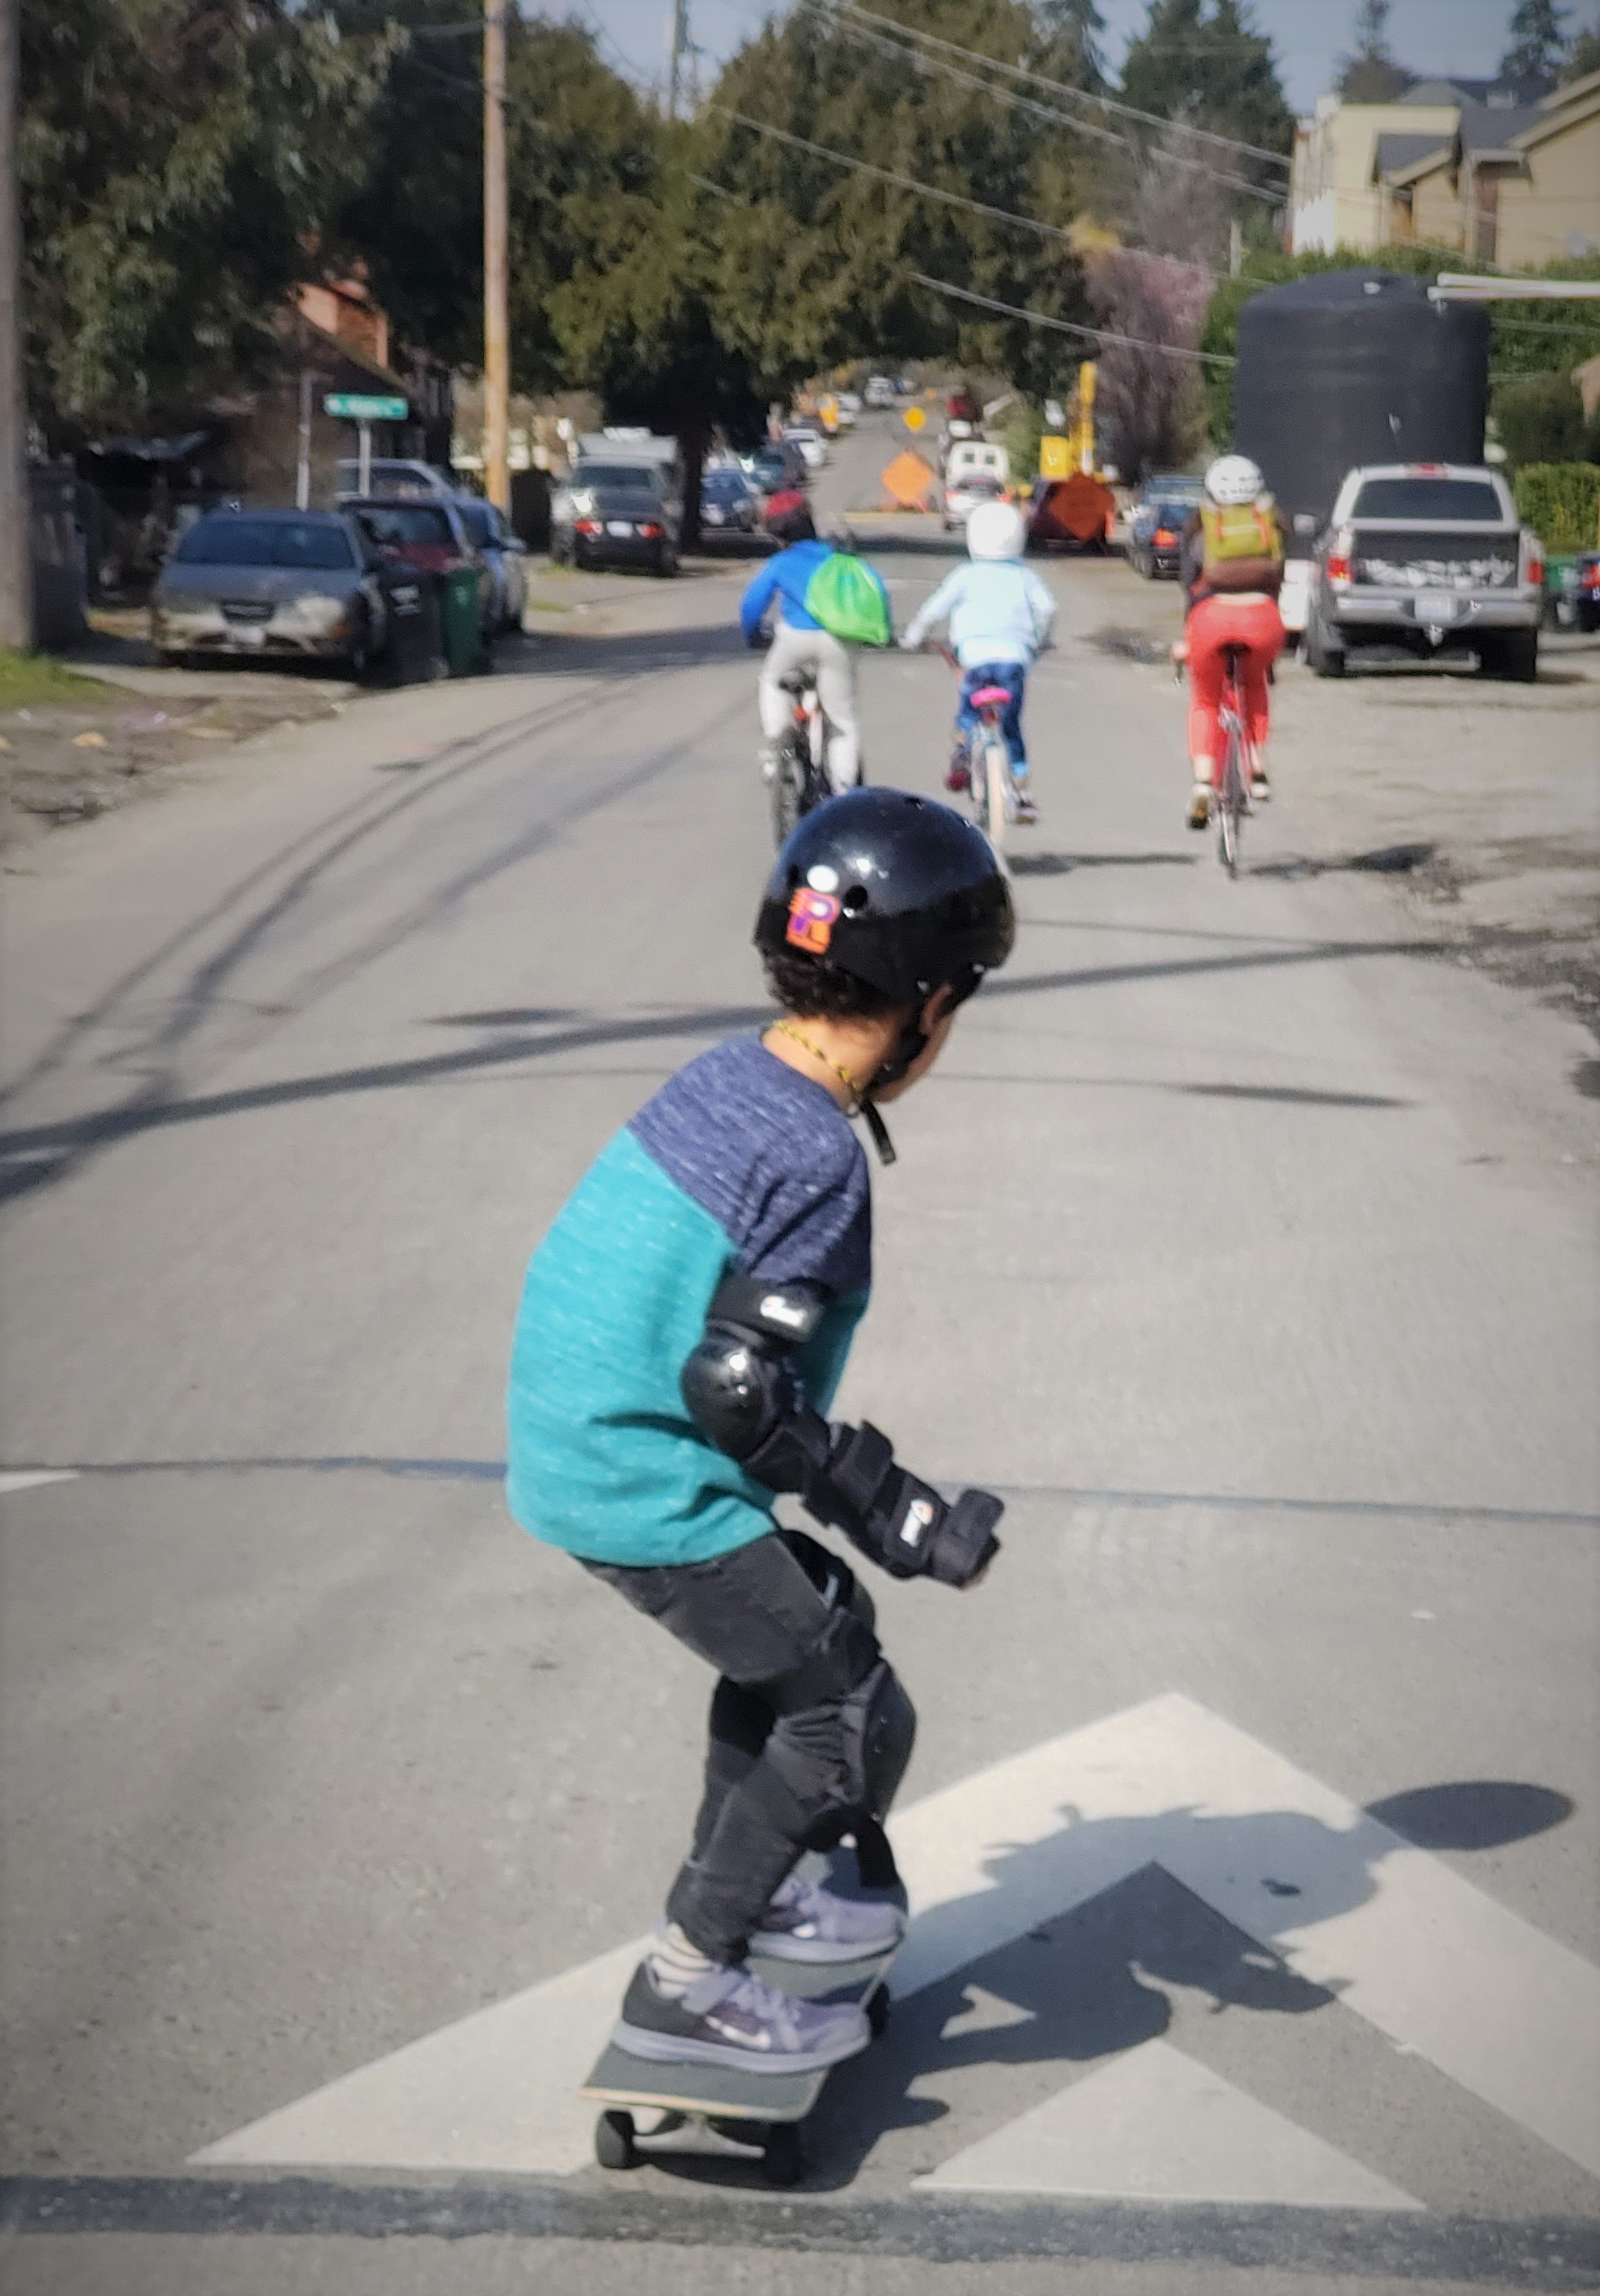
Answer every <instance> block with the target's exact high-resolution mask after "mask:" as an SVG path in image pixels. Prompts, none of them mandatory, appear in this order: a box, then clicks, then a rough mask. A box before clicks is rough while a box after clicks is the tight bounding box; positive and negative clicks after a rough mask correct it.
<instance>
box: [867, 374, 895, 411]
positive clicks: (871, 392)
mask: <svg viewBox="0 0 1600 2296" xmlns="http://www.w3.org/2000/svg"><path fill="white" fill-rule="evenodd" d="M861 395H862V399H863V400H864V402H865V403H866V405H867V406H869V407H872V408H875V409H876V410H877V411H878V412H879V413H880V414H881V413H883V412H884V410H885V409H888V408H891V407H892V406H893V404H894V397H895V392H894V379H893V377H892V375H888V374H869V375H868V376H867V378H866V390H865V391H863V392H862V394H861Z"/></svg>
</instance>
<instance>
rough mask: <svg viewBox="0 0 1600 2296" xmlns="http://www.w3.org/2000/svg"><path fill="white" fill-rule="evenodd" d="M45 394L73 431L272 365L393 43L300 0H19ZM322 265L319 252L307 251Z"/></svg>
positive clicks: (56, 430)
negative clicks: (278, 328) (294, 291)
mask: <svg viewBox="0 0 1600 2296" xmlns="http://www.w3.org/2000/svg"><path fill="white" fill-rule="evenodd" d="M387 59H388V43H387V41H386V40H384V39H383V38H382V37H377V38H374V39H369V40H340V39H339V37H338V30H337V27H336V26H335V25H333V24H332V23H331V22H330V20H328V19H327V18H325V17H323V16H321V15H320V14H318V15H314V16H313V15H311V14H303V13H299V12H298V11H296V10H295V9H294V8H293V7H291V6H290V5H289V4H288V0H23V4H22V110H21V118H20V121H19V139H18V140H19V174H20V179H21V191H22V238H23V245H24V250H25V253H24V258H23V288H22V292H23V308H24V325H25V344H26V353H27V357H28V364H29V370H30V383H31V398H32V402H33V405H34V408H35V410H36V413H37V414H38V415H39V417H40V419H41V420H42V421H43V422H44V423H45V426H46V428H47V430H48V432H49V433H50V434H51V435H53V436H55V437H56V438H57V439H60V440H64V439H65V438H66V437H67V436H69V435H71V434H72V433H73V431H74V430H76V431H77V432H78V434H79V435H82V431H83V429H84V427H87V426H91V425H98V424H101V423H104V424H108V425H110V424H120V423H132V422H135V421H136V420H139V419H141V418H146V417H148V416H149V415H150V414H152V413H159V412H160V411H161V410H162V409H176V408H179V407H180V406H182V405H185V404H192V402H193V400H194V397H195V396H196V394H197V392H198V391H203V390H204V389H206V388H207V386H208V385H211V386H215V385H217V384H220V383H222V382H223V381H224V380H226V379H232V378H236V377H237V376H239V375H240V374H247V375H248V374H255V373H260V372H265V371H266V370H267V368H268V366H270V365H271V364H272V363H273V361H274V360H275V358H276V356H277V336H276V333H275V326H274V322H275V319H276V316H277V312H278V311H279V309H280V308H281V306H282V304H283V302H284V300H285V298H286V295H287V293H288V291H289V289H290V287H291V286H293V284H294V283H295V281H296V280H297V279H300V278H303V277H304V276H305V274H306V270H307V268H308V255H307V249H308V247H310V246H314V245H315V243H316V238H317V233H318V232H319V230H320V227H321V224H322V223H323V221H324V219H325V217H326V216H328V214H329V213H330V210H331V209H332V208H333V207H335V206H336V205H337V204H338V201H339V199H340V198H343V197H344V196H345V195H346V194H347V191H348V190H349V189H350V188H351V186H352V185H353V183H354V182H355V180H356V178H357V177H358V175H359V172H360V170H361V167H362V164H363V155H362V128H363V123H364V121H365V119H366V118H367V116H368V114H369V113H370V110H371V108H372V106H373V104H374V101H375V100H376V98H377V95H378V92H379V89H380V87H381V86H382V78H383V74H384V69H385V67H386V64H387ZM310 260H314V259H310Z"/></svg>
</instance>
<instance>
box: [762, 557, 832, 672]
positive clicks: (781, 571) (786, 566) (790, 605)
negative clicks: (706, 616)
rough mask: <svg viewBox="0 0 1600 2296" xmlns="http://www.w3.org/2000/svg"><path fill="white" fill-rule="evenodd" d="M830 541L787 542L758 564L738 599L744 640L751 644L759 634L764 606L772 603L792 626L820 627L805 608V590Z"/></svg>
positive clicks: (764, 610)
mask: <svg viewBox="0 0 1600 2296" xmlns="http://www.w3.org/2000/svg"><path fill="white" fill-rule="evenodd" d="M832 550H833V545H832V543H831V542H791V543H790V545H789V547H788V549H787V550H779V551H778V555H777V556H776V557H775V558H769V559H768V560H767V562H766V564H765V565H764V566H763V567H761V568H760V572H759V573H758V574H757V576H756V577H755V579H754V581H753V582H752V584H751V585H750V587H749V588H748V589H747V590H746V591H745V593H744V595H743V598H742V599H741V600H740V602H739V627H740V629H742V630H743V633H744V643H745V644H746V645H747V646H753V645H754V643H755V641H756V639H757V638H758V637H759V636H760V629H761V624H762V623H763V622H764V621H765V620H766V619H767V612H768V609H769V607H771V606H772V605H774V604H776V605H777V607H778V618H779V620H783V621H786V622H787V623H788V624H789V626H790V628H791V629H821V628H822V624H821V623H820V622H819V621H818V620H817V619H816V617H815V615H814V614H808V613H807V612H806V611H805V592H806V588H807V585H809V583H810V581H811V577H812V576H813V574H814V573H815V572H816V570H817V568H818V567H819V566H821V565H822V560H823V559H825V558H828V557H831V554H832Z"/></svg>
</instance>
